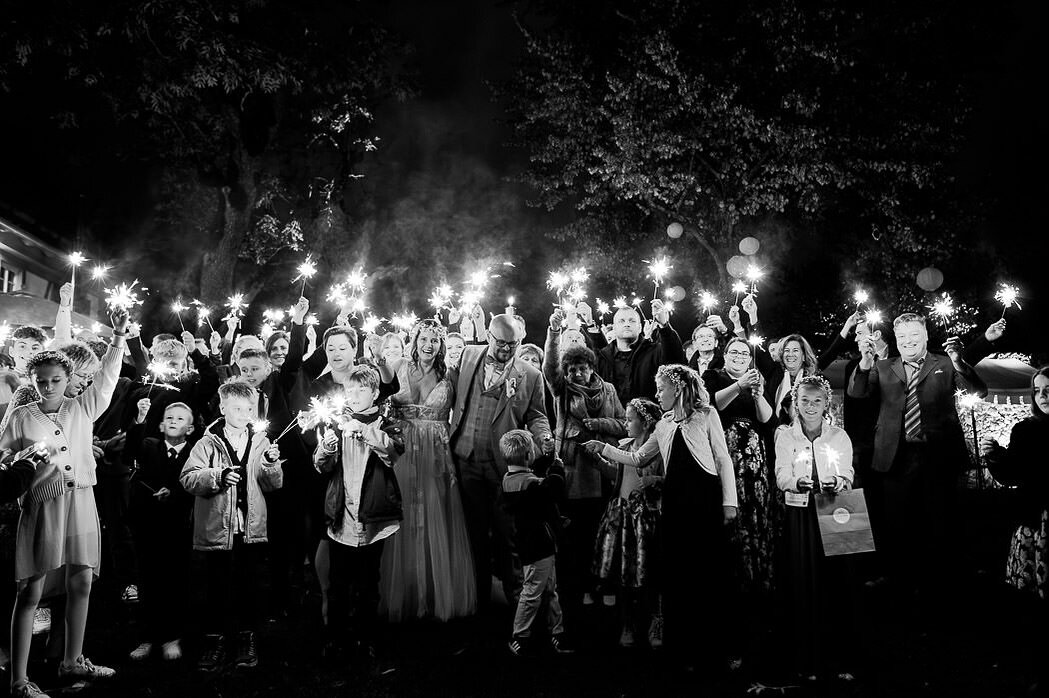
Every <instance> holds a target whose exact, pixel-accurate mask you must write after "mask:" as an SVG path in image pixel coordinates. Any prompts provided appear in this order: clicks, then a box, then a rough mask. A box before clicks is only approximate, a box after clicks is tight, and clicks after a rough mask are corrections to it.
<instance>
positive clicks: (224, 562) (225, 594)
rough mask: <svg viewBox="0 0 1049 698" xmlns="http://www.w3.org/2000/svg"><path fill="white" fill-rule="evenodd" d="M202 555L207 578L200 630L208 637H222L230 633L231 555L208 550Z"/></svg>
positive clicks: (226, 552) (226, 551) (230, 553)
mask: <svg viewBox="0 0 1049 698" xmlns="http://www.w3.org/2000/svg"><path fill="white" fill-rule="evenodd" d="M202 555H203V556H204V563H205V564H204V566H205V570H206V572H205V574H206V576H207V582H206V586H205V588H206V590H207V608H205V609H202V610H203V614H202V615H203V619H202V620H201V629H202V630H203V631H204V633H205V634H208V635H224V634H226V633H229V632H230V630H231V627H230V626H231V625H232V622H231V621H232V617H231V616H232V613H231V609H230V601H231V594H232V591H233V590H232V588H231V587H232V586H233V575H232V569H233V553H232V552H230V551H228V550H209V551H207V552H204V553H202Z"/></svg>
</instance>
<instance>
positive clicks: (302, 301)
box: [291, 295, 310, 325]
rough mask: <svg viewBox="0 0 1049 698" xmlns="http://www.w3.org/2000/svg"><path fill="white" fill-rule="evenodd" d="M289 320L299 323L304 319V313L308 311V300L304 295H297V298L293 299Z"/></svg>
mask: <svg viewBox="0 0 1049 698" xmlns="http://www.w3.org/2000/svg"><path fill="white" fill-rule="evenodd" d="M291 311H292V312H291V321H292V322H293V323H294V324H296V325H301V324H303V322H305V321H306V313H308V312H309V311H310V301H309V299H307V298H306V296H301V295H300V296H299V300H297V301H295V305H294V307H292V309H291Z"/></svg>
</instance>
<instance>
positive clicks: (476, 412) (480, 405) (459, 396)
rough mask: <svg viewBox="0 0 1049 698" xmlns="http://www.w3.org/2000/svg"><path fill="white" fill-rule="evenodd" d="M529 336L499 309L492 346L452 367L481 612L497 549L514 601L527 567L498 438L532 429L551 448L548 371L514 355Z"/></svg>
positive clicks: (454, 442) (456, 439) (476, 349)
mask: <svg viewBox="0 0 1049 698" xmlns="http://www.w3.org/2000/svg"><path fill="white" fill-rule="evenodd" d="M523 339H524V331H523V329H522V327H521V325H520V323H518V322H517V321H515V319H514V317H513V316H512V315H506V314H503V315H496V316H495V317H493V318H492V322H491V324H490V325H489V327H488V345H487V346H484V345H479V346H478V345H474V346H467V347H466V348H465V349H464V350H463V354H462V358H461V359H460V363H459V370H458V371H455V370H451V371H449V378H450V379H451V382H452V384H453V385H454V386H455V408H454V410H453V411H452V424H451V430H450V434H451V448H452V453H453V454H454V456H455V461H456V465H457V467H458V470H459V482H460V486H461V488H462V493H463V507H464V509H465V511H466V525H467V527H468V529H469V534H470V547H471V549H472V551H473V557H474V570H475V573H476V576H477V598H478V601H479V605H480V607H481V609H482V610H483V609H485V607H486V606H487V605H488V603H489V600H490V599H491V585H492V556H493V553H494V556H495V574H496V575H497V576H498V577H499V579H500V581H501V582H502V585H503V594H504V595H505V596H506V599H507V601H508V602H509V603H510V605H511V606H516V604H517V597H518V595H519V594H520V592H521V565H520V563H519V562H518V561H517V560H516V559H515V556H514V555H513V554H512V548H511V545H510V540H511V533H512V531H513V520H512V518H511V517H510V516H509V515H508V514H507V512H506V510H505V508H504V506H503V501H502V480H503V474H504V473H505V472H506V464H505V463H504V462H503V457H502V453H501V452H500V450H499V439H500V438H501V437H502V436H503V434H505V433H507V432H508V431H511V430H513V429H527V430H528V431H530V432H531V433H532V438H533V439H534V440H535V443H536V445H537V446H538V447H540V448H542V449H543V451H544V452H545V453H548V454H549V453H552V452H553V444H554V442H553V438H552V436H551V434H550V423H549V421H548V420H547V417H546V411H545V408H544V392H543V391H544V387H543V377H542V374H540V373H539V371H538V370H537V369H536V368H535V367H534V366H532V365H531V364H530V363H528V362H527V361H524V360H522V359H518V358H516V355H517V348H518V347H519V346H520V345H521V341H522V340H523ZM490 532H491V534H492V535H491V539H489V533H490Z"/></svg>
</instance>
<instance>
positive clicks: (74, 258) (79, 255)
mask: <svg viewBox="0 0 1049 698" xmlns="http://www.w3.org/2000/svg"><path fill="white" fill-rule="evenodd" d="M86 261H87V257H85V256H84V253H83V252H74V253H72V254H71V255H69V266H71V267H72V268H73V273H72V276H70V279H69V285H70V286H71V287H72V289H71V291H72V295H73V296H74V297H75V296H76V270H77V267H79V266H80V265H81V264H83V263H84V262H86Z"/></svg>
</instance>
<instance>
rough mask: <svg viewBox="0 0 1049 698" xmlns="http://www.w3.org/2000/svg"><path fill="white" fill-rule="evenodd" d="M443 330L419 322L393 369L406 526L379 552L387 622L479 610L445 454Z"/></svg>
mask: <svg viewBox="0 0 1049 698" xmlns="http://www.w3.org/2000/svg"><path fill="white" fill-rule="evenodd" d="M445 339H446V334H445V329H444V327H443V326H442V325H441V324H440V323H439V322H437V321H436V320H431V319H427V320H423V321H421V322H419V323H418V324H417V325H416V326H415V328H414V329H413V330H412V334H411V338H410V340H409V343H408V356H407V358H405V359H403V360H399V361H396V362H391V363H393V364H394V368H395V370H396V371H397V379H398V381H399V382H400V390H399V391H398V392H397V393H395V394H394V395H393V396H392V397H391V398H390V402H391V404H392V407H393V409H392V412H391V417H392V418H393V419H395V420H398V422H399V424H400V426H401V429H402V430H403V431H402V436H403V438H404V445H405V451H404V455H403V456H401V458H400V459H399V460H398V461H397V466H396V471H397V480H398V482H399V484H400V487H401V497H402V508H403V514H404V520H403V521H402V522H401V530H400V532H399V533H398V534H397V535H396V536H393V537H392V538H390V540H389V541H388V543H387V545H386V549H385V550H384V551H383V559H382V576H381V577H380V579H381V580H382V582H381V585H382V587H381V590H380V596H381V599H382V601H381V609H382V611H383V612H384V613H385V614H386V615H387V617H388V618H389V619H390V620H392V621H399V620H410V619H412V618H427V617H431V618H438V619H439V620H448V619H449V618H456V617H460V616H465V615H469V614H471V613H473V612H474V609H475V607H476V606H477V594H476V588H475V583H474V565H473V557H472V556H471V554H470V539H469V537H468V534H467V530H466V519H465V516H464V514H463V504H462V497H461V495H460V492H459V484H458V481H457V479H456V477H455V465H454V462H453V461H452V452H451V451H450V450H449V448H448V415H449V412H450V410H451V407H452V404H453V403H454V401H455V387H454V386H453V384H452V382H451V380H449V378H448V377H447V373H448V368H447V366H446V364H445V351H446V347H445Z"/></svg>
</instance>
